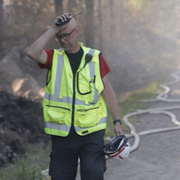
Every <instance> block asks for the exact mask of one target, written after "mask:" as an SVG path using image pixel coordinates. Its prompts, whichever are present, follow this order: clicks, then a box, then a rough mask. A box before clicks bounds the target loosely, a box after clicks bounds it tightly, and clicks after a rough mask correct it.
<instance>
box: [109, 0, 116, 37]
mask: <svg viewBox="0 0 180 180" xmlns="http://www.w3.org/2000/svg"><path fill="white" fill-rule="evenodd" d="M113 7H114V0H109V9H110V20H111V24H110V39H111V40H114V39H115V33H116V23H115V15H114V9H113Z"/></svg>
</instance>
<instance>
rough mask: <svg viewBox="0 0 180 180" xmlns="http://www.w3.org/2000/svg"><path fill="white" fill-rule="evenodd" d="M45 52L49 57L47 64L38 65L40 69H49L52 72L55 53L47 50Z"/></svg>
mask: <svg viewBox="0 0 180 180" xmlns="http://www.w3.org/2000/svg"><path fill="white" fill-rule="evenodd" d="M44 51H46V53H47V56H48V57H47V62H46V64H40V63H38V66H39V68H40V69H49V70H51V67H52V59H53V53H54V51H53V50H52V49H45V50H44Z"/></svg>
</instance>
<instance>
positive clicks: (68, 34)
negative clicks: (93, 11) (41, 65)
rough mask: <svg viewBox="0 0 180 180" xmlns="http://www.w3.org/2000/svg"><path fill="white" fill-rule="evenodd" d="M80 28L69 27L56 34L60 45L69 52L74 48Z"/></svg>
mask: <svg viewBox="0 0 180 180" xmlns="http://www.w3.org/2000/svg"><path fill="white" fill-rule="evenodd" d="M77 34H78V30H77V28H68V29H65V30H63V31H62V32H59V33H58V34H56V37H57V38H58V40H59V43H60V45H61V46H62V47H63V48H64V50H65V51H67V52H69V51H72V50H73V47H74V45H75V42H76V40H77Z"/></svg>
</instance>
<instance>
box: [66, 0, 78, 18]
mask: <svg viewBox="0 0 180 180" xmlns="http://www.w3.org/2000/svg"><path fill="white" fill-rule="evenodd" d="M76 6H77V3H76V0H68V13H72V14H73V15H74V8H76Z"/></svg>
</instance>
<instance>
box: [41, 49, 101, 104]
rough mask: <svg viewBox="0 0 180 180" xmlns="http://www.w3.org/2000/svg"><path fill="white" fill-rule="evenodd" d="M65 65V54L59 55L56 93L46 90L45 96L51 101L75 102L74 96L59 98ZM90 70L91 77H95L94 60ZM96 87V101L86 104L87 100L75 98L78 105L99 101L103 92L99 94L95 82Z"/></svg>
mask: <svg viewBox="0 0 180 180" xmlns="http://www.w3.org/2000/svg"><path fill="white" fill-rule="evenodd" d="M61 51H62V50H61V49H60V50H59V52H61ZM94 52H95V50H94V49H90V50H89V52H88V54H90V55H92V56H93V55H94ZM63 65H64V59H63V55H58V65H57V69H58V71H57V74H56V82H55V92H54V94H49V93H47V92H45V96H44V98H45V99H47V100H50V101H56V102H64V103H70V104H72V103H73V98H72V97H66V96H63V97H62V99H59V92H60V89H61V81H62V73H63ZM89 70H90V76H91V79H92V78H94V74H95V64H94V63H93V62H89ZM93 86H94V89H95V93H94V101H93V103H88V104H86V102H85V101H83V100H80V99H78V98H76V99H75V104H77V105H86V106H87V105H89V106H91V105H93V104H94V103H96V102H98V101H99V97H100V96H101V94H100V95H99V96H98V90H97V89H96V88H95V85H94V83H93Z"/></svg>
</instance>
